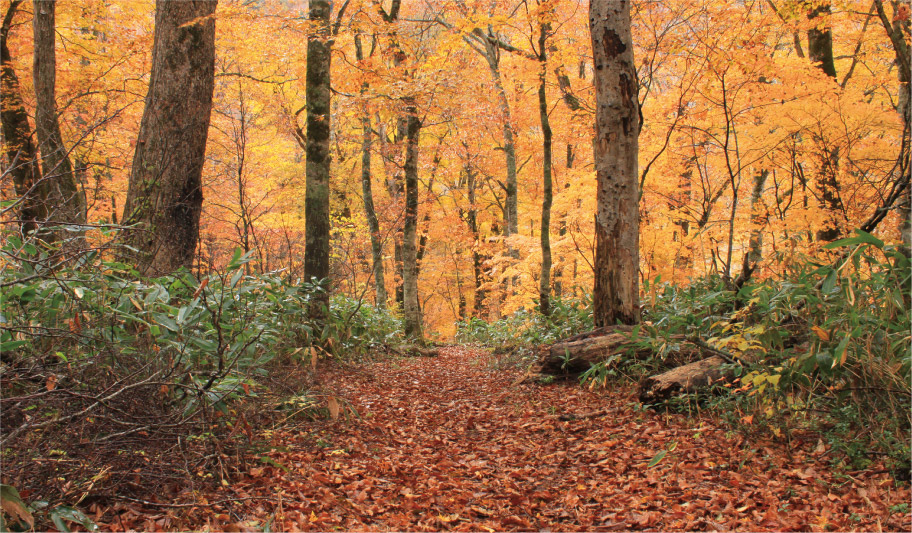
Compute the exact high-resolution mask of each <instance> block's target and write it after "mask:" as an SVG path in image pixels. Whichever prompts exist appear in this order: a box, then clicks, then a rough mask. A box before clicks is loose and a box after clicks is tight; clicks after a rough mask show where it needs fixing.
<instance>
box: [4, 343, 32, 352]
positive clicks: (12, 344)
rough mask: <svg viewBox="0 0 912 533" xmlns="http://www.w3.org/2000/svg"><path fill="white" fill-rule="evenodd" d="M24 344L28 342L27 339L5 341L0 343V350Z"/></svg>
mask: <svg viewBox="0 0 912 533" xmlns="http://www.w3.org/2000/svg"><path fill="white" fill-rule="evenodd" d="M26 344H28V341H6V342H4V343H0V352H8V351H10V350H15V349H16V348H18V347H20V346H24V345H26Z"/></svg>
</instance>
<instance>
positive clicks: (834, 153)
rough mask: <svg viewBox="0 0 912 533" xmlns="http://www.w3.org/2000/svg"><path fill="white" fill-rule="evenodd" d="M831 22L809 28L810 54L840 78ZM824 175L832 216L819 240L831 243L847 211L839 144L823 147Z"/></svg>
mask: <svg viewBox="0 0 912 533" xmlns="http://www.w3.org/2000/svg"><path fill="white" fill-rule="evenodd" d="M829 15H830V5H829V4H822V5H819V6H817V7H816V8H814V9H813V10H812V11H811V12H810V13H808V19H810V20H814V19H817V18H819V17H828V16H829ZM828 24H829V22H828V21H826V20H824V21H823V22H821V26H819V27H816V28H811V29H809V30H808V32H807V33H808V56H809V58H810V60H811V62H812V63H814V64H815V65H817V67H818V68H819V69H820V70H821V71H823V73H824V74H826V75H827V76H829V77H830V78H832V79H833V80H834V81H835V80H836V63H835V62H834V60H833V32H832V31H831V30H830V28H829V25H828ZM820 149H821V156H820V165H821V168H820V174H819V177H818V180H819V181H818V183H817V188H818V190H819V192H820V207H821V208H823V209H824V210H826V212H827V214H828V215H829V217H828V220H827V222H826V224H825V225H824V227H823V228H820V229H818V230H817V234H816V237H817V240H818V241H824V242H830V241H834V240H836V239H837V238H839V235H840V234H841V230H840V229H839V223H838V222H837V214H838V213H842V212H843V211H844V207H843V204H842V199H841V198H840V196H839V182H838V178H837V172H838V169H839V149H838V147H833V148H828V147H826V146H823V145H822V146H821V148H820Z"/></svg>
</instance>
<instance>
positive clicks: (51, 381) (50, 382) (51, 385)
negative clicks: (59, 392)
mask: <svg viewBox="0 0 912 533" xmlns="http://www.w3.org/2000/svg"><path fill="white" fill-rule="evenodd" d="M45 387H46V388H47V390H49V391H52V390H54V389H56V388H57V375H56V374H51V375H50V376H48V379H47V384H46V385H45Z"/></svg>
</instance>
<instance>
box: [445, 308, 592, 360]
mask: <svg viewBox="0 0 912 533" xmlns="http://www.w3.org/2000/svg"><path fill="white" fill-rule="evenodd" d="M456 326H457V330H456V340H457V341H458V342H461V343H467V344H480V345H482V346H485V347H488V348H492V349H493V352H494V355H495V356H496V357H495V367H498V368H502V367H506V366H517V365H527V364H528V363H529V362H531V358H532V357H533V356H534V354H533V353H532V350H533V348H534V347H535V346H539V345H542V344H550V343H553V342H556V341H558V340H560V339H563V338H566V337H569V336H571V335H576V334H577V333H581V332H583V331H588V330H591V329H592V300H591V298H590V296H589V295H584V296H583V297H581V298H578V299H568V298H564V299H562V298H554V299H552V300H551V315H550V316H547V317H546V316H544V315H542V314H541V313H540V312H538V311H536V310H526V309H520V310H518V311H516V312H515V313H513V314H512V315H510V316H507V317H504V318H501V319H500V320H497V321H494V322H486V321H484V320H482V319H480V318H476V317H472V318H469V319H468V320H465V321H462V322H459V323H457V325H456Z"/></svg>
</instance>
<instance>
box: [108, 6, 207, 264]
mask: <svg viewBox="0 0 912 533" xmlns="http://www.w3.org/2000/svg"><path fill="white" fill-rule="evenodd" d="M217 4H218V1H217V0H184V1H181V2H172V1H168V0H158V1H157V2H156V5H155V38H154V42H153V45H152V75H151V79H150V81H149V92H148V94H147V95H146V104H145V110H144V111H143V117H142V122H141V123H140V127H139V137H138V139H137V141H136V152H135V154H134V155H133V168H132V171H131V173H130V185H129V189H128V191H127V202H126V205H125V206H124V215H123V217H122V218H123V222H124V224H125V225H128V226H133V228H132V229H131V230H129V231H128V232H127V235H126V242H127V244H129V245H131V246H132V247H133V248H135V249H136V250H137V253H136V255H135V256H134V257H133V258H132V259H133V260H134V261H135V262H136V263H137V267H138V268H139V270H140V271H141V272H143V273H145V274H148V275H162V274H166V273H169V272H172V271H174V270H175V269H178V268H180V267H187V268H190V267H191V266H192V264H193V257H194V254H195V252H196V246H197V243H198V241H199V221H200V213H201V211H202V206H203V190H202V173H203V164H204V162H205V155H206V139H207V136H208V133H209V120H210V115H211V112H212V91H213V86H214V80H215V78H214V75H215V19H214V18H213V15H214V13H215V8H216V6H217Z"/></svg>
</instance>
